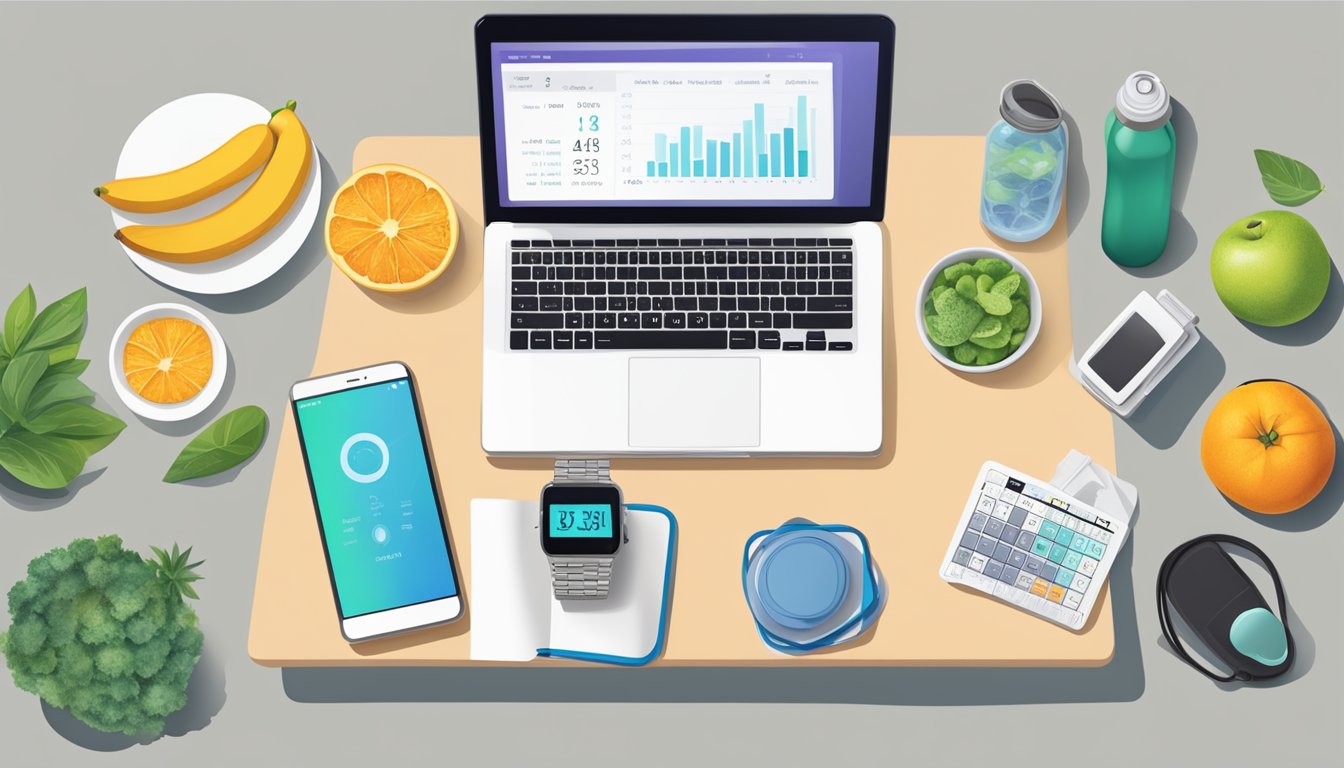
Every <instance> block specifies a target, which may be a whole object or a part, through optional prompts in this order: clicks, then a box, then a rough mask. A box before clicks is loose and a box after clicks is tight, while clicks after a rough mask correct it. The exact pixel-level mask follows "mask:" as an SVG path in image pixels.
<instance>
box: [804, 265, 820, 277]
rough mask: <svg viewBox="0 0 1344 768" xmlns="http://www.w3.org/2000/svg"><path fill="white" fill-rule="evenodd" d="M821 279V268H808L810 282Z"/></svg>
mask: <svg viewBox="0 0 1344 768" xmlns="http://www.w3.org/2000/svg"><path fill="white" fill-rule="evenodd" d="M820 277H821V274H820V268H818V267H808V268H807V279H808V280H816V279H818V278H820Z"/></svg>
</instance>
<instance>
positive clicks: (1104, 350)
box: [1087, 312, 1163, 392]
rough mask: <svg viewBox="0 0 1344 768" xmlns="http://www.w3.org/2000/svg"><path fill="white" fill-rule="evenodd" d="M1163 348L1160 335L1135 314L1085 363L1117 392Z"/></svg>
mask: <svg viewBox="0 0 1344 768" xmlns="http://www.w3.org/2000/svg"><path fill="white" fill-rule="evenodd" d="M1162 346H1163V342H1162V335H1161V334H1159V333H1158V332H1157V330H1156V329H1154V328H1153V326H1151V325H1149V324H1148V321H1147V320H1144V319H1143V317H1142V316H1140V315H1139V313H1137V312H1135V313H1134V314H1132V315H1130V316H1129V319H1128V320H1126V321H1125V323H1124V325H1122V326H1120V329H1119V330H1118V331H1116V332H1115V335H1114V336H1112V337H1111V338H1110V340H1108V341H1107V342H1106V343H1105V344H1104V345H1102V347H1101V349H1099V350H1097V353H1096V354H1095V355H1093V356H1092V359H1090V360H1088V361H1087V364H1088V367H1090V368H1091V369H1092V370H1093V371H1094V372H1096V374H1097V375H1098V376H1100V377H1101V380H1102V381H1104V382H1106V386H1108V387H1110V388H1111V389H1113V390H1115V391H1116V392H1119V391H1120V390H1122V389H1124V388H1125V386H1126V385H1128V384H1129V382H1130V381H1132V380H1133V379H1134V377H1135V376H1136V375H1137V374H1138V372H1139V371H1141V370H1143V366H1145V365H1147V364H1148V361H1149V360H1152V359H1153V355H1156V354H1157V353H1158V351H1159V350H1161V349H1162Z"/></svg>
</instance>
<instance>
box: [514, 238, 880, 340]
mask: <svg viewBox="0 0 1344 768" xmlns="http://www.w3.org/2000/svg"><path fill="white" fill-rule="evenodd" d="M509 251H510V254H509V259H510V267H509V277H510V279H509V304H510V310H509V311H510V314H509V347H510V349H516V350H576V349H597V350H621V349H734V350H737V349H763V350H781V351H832V352H847V351H852V350H853V348H854V346H853V333H852V329H853V327H854V248H853V241H852V240H851V239H849V238H743V239H639V240H513V241H511V242H510V249H509ZM828 334H829V336H828Z"/></svg>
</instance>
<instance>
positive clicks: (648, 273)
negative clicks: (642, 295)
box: [639, 267, 658, 280]
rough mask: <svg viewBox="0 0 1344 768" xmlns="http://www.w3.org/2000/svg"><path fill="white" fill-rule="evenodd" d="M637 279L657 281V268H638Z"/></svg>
mask: <svg viewBox="0 0 1344 768" xmlns="http://www.w3.org/2000/svg"><path fill="white" fill-rule="evenodd" d="M639 279H640V280H657V279H658V268H657V267H640V268H639Z"/></svg>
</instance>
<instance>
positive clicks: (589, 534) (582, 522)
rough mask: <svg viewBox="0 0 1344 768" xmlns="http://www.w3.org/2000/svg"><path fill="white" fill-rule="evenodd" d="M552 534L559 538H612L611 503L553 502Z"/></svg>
mask: <svg viewBox="0 0 1344 768" xmlns="http://www.w3.org/2000/svg"><path fill="white" fill-rule="evenodd" d="M550 520H551V535H552V536H555V537H559V538H603V539H606V538H611V505H610V504H552V505H551V514H550Z"/></svg>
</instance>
